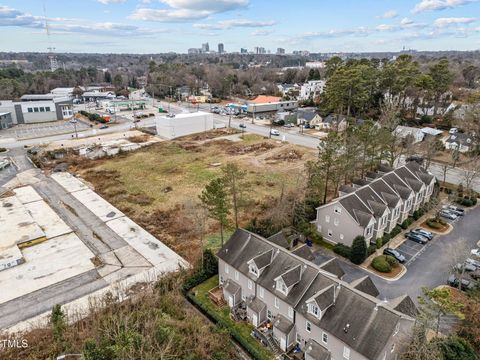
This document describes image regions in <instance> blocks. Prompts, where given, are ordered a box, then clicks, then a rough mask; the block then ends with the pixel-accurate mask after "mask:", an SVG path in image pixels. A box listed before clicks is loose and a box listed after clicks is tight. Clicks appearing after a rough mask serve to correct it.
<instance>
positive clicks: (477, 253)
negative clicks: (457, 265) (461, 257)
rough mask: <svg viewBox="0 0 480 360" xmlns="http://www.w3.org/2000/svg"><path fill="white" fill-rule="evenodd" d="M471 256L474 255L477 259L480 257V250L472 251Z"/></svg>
mask: <svg viewBox="0 0 480 360" xmlns="http://www.w3.org/2000/svg"><path fill="white" fill-rule="evenodd" d="M470 254H472V255H473V256H476V257H480V249H478V248H477V249H473V250H472V251H470Z"/></svg>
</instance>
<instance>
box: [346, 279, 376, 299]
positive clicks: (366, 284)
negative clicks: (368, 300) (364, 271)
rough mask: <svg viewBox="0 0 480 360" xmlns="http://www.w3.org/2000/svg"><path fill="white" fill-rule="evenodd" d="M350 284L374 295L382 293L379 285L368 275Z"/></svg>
mask: <svg viewBox="0 0 480 360" xmlns="http://www.w3.org/2000/svg"><path fill="white" fill-rule="evenodd" d="M350 285H352V287H353V288H355V289H357V290H360V291H361V292H364V293H365V294H368V295H371V296H373V297H377V296H378V295H380V291H378V289H377V287H376V286H375V284H374V283H373V281H372V279H371V278H370V276H368V275H367V276H364V277H361V278H360V279H357V280H355V281H352V282H351V283H350Z"/></svg>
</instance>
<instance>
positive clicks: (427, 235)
mask: <svg viewBox="0 0 480 360" xmlns="http://www.w3.org/2000/svg"><path fill="white" fill-rule="evenodd" d="M411 233H413V234H418V235H421V236H423V237H424V238H427V239H428V240H432V239H433V234H432V233H431V232H430V231H427V230H425V229H422V228H416V229H414V230H412V231H411Z"/></svg>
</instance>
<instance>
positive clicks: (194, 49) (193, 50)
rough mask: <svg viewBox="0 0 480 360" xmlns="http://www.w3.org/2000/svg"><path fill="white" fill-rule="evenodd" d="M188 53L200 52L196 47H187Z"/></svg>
mask: <svg viewBox="0 0 480 360" xmlns="http://www.w3.org/2000/svg"><path fill="white" fill-rule="evenodd" d="M188 53H189V54H200V49H198V48H190V49H188Z"/></svg>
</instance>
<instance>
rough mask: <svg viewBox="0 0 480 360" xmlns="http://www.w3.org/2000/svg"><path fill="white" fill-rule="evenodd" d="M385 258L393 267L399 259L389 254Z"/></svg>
mask: <svg viewBox="0 0 480 360" xmlns="http://www.w3.org/2000/svg"><path fill="white" fill-rule="evenodd" d="M385 259H386V260H387V262H388V264H389V265H390V266H392V267H393V266H395V265H397V264H398V261H397V259H395V258H394V257H393V256H390V255H387V256H386V257H385Z"/></svg>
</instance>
